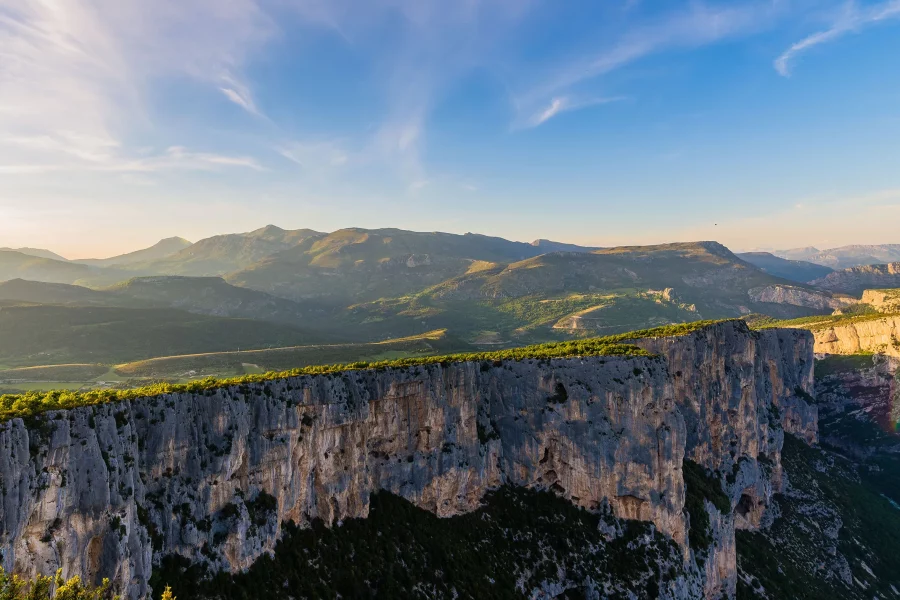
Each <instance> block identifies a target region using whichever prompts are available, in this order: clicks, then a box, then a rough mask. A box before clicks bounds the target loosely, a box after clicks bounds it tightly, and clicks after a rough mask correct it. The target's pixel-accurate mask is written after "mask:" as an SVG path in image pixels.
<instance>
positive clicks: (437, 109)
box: [0, 0, 900, 257]
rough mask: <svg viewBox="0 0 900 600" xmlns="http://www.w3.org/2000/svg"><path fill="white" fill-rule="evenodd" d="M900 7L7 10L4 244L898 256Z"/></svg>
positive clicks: (789, 2)
mask: <svg viewBox="0 0 900 600" xmlns="http://www.w3.org/2000/svg"><path fill="white" fill-rule="evenodd" d="M897 56H900V0H882V1H872V2H862V1H857V2H843V1H839V2H832V1H830V0H817V1H804V0H797V1H794V0H769V1H758V2H756V1H751V0H747V1H742V0H732V1H729V2H717V1H711V0H707V1H691V2H678V1H666V2H649V1H647V0H622V1H582V0H579V1H559V0H553V1H550V0H545V1H539V0H458V1H439V0H368V1H365V2H363V1H361V0H156V1H154V2H145V1H144V0H66V1H65V2H63V1H61V0H55V1H54V0H0V57H2V60H0V246H24V245H28V246H40V247H49V248H51V249H53V250H55V251H58V252H61V253H63V254H64V255H67V256H70V257H85V256H89V255H93V256H100V255H109V254H114V253H117V252H120V251H126V250H131V249H134V248H137V247H140V246H143V245H147V244H149V243H153V242H154V241H155V240H156V239H159V238H160V237H164V236H169V235H181V236H184V237H187V238H189V239H199V238H201V237H205V236H208V235H212V234H215V233H222V232H228V231H246V230H249V229H253V228H256V227H259V226H262V225H265V224H267V223H275V224H278V225H280V226H282V227H286V228H296V227H311V228H314V229H319V230H333V229H337V228H340V227H347V226H362V227H385V226H396V227H403V228H409V229H417V230H426V231H432V230H441V231H452V232H466V231H476V232H481V233H488V234H494V235H501V236H504V237H508V238H511V239H518V240H528V241H530V240H532V239H535V238H538V237H545V238H551V239H558V240H562V241H570V242H576V243H585V244H595V245H613V244H627V243H634V244H638V243H657V242H665V241H675V240H692V239H718V240H720V241H722V242H724V243H726V244H728V245H730V246H732V247H734V248H737V249H749V248H755V247H792V246H801V245H818V246H820V247H831V246H837V245H842V244H848V243H891V242H900V234H898V233H896V231H895V230H896V224H897V223H898V222H900V219H898V217H900V152H898V144H900V69H898V62H897V59H896V57H897Z"/></svg>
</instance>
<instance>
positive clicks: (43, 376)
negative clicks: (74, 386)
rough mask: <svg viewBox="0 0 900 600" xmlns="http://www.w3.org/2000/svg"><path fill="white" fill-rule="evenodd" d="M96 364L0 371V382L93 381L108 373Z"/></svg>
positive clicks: (104, 367) (107, 368) (107, 370)
mask: <svg viewBox="0 0 900 600" xmlns="http://www.w3.org/2000/svg"><path fill="white" fill-rule="evenodd" d="M109 370H110V369H109V367H108V366H105V365H98V364H73V365H48V366H39V367H24V368H19V369H0V381H16V380H19V381H31V382H40V381H51V382H52V381H93V380H96V379H97V378H98V377H100V376H101V375H105V374H106V373H108V372H109Z"/></svg>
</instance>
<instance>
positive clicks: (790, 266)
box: [737, 252, 834, 283]
mask: <svg viewBox="0 0 900 600" xmlns="http://www.w3.org/2000/svg"><path fill="white" fill-rule="evenodd" d="M737 256H738V258H740V259H741V260H743V261H746V262H748V263H750V264H751V265H755V266H757V267H759V268H760V269H762V270H763V271H765V272H766V273H769V274H770V275H774V276H775V277H781V278H783V279H789V280H791V281H796V282H799V283H808V282H810V281H812V280H813V279H819V278H821V277H825V276H826V275H828V274H829V273H832V272H833V271H834V269H832V268H830V267H825V266H823V265H819V264H816V263H811V262H807V261H802V260H789V259H786V258H781V257H780V256H775V255H774V254H772V253H770V252H743V253H740V254H738V255H737Z"/></svg>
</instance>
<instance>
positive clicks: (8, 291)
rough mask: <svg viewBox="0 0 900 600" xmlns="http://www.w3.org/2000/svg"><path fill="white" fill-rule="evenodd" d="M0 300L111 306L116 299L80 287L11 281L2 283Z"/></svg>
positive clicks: (20, 280) (18, 280)
mask: <svg viewBox="0 0 900 600" xmlns="http://www.w3.org/2000/svg"><path fill="white" fill-rule="evenodd" d="M0 300H14V301H18V302H28V303H34V304H76V305H81V306H89V305H100V306H103V305H110V304H111V303H112V302H113V301H114V300H115V298H113V297H111V296H110V295H109V294H105V293H103V292H98V291H96V290H92V289H90V288H86V287H82V286H80V285H70V284H65V283H46V282H42V281H26V280H25V279H11V280H9V281H0Z"/></svg>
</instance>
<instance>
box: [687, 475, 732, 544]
mask: <svg viewBox="0 0 900 600" xmlns="http://www.w3.org/2000/svg"><path fill="white" fill-rule="evenodd" d="M681 469H682V473H683V474H684V485H685V502H684V509H685V511H687V513H688V514H689V515H690V517H691V529H690V531H688V542H689V543H690V545H691V548H693V549H694V550H695V551H696V552H697V553H698V554H705V552H706V549H707V548H709V545H710V544H711V543H712V529H711V525H710V521H709V512H708V511H707V510H706V504H705V503H704V500H708V501H710V502H712V504H713V505H714V506H715V507H716V509H718V511H719V512H721V513H722V514H728V513H730V512H731V501H730V500H729V499H728V496H726V495H725V492H723V491H722V483H721V481H719V479H717V478H716V477H715V476H714V475H711V474H710V473H707V471H706V469H705V468H703V467H702V466H700V465H698V464H697V463H695V462H694V461H692V460H685V461H684V462H683V463H682V467H681Z"/></svg>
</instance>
